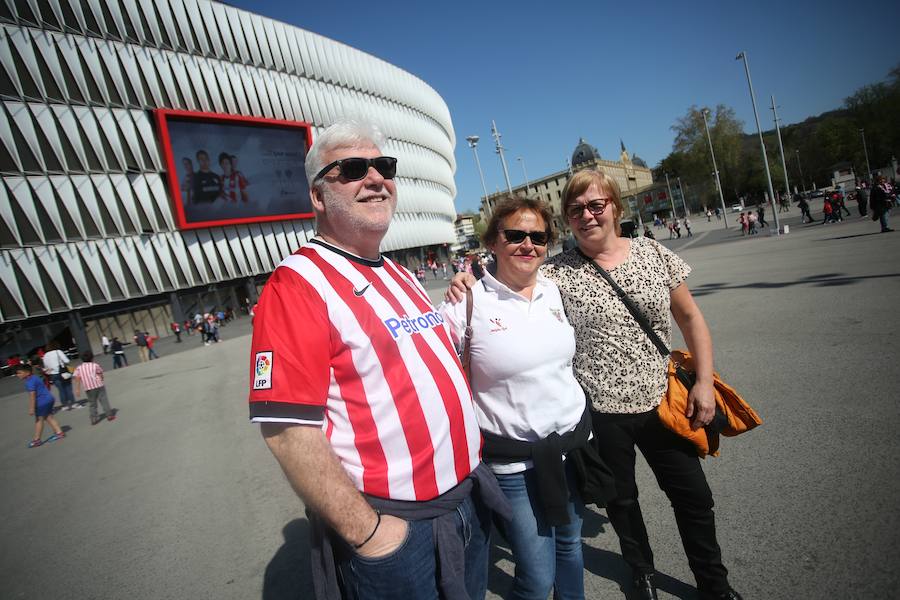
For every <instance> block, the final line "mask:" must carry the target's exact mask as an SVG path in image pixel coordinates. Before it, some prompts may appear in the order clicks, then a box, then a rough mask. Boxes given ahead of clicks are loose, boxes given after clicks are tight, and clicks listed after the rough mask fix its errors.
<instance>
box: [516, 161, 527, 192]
mask: <svg viewBox="0 0 900 600" xmlns="http://www.w3.org/2000/svg"><path fill="white" fill-rule="evenodd" d="M516 160H517V161H519V162H520V163H522V175H523V176H524V177H525V195H526V196H527V195H528V171H526V170H525V159H524V158H522V157H521V156H517V157H516Z"/></svg>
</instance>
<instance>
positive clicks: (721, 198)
mask: <svg viewBox="0 0 900 600" xmlns="http://www.w3.org/2000/svg"><path fill="white" fill-rule="evenodd" d="M707 113H709V109H706V108H704V109H703V110H701V111H700V114H701V115H703V127H704V128H705V129H706V141H708V142H709V155H710V156H712V163H713V171H715V173H716V189H717V190H719V202H720V203H721V204H722V220H724V221H725V229H728V217H727V216H725V215H726V214H727V212H726V211H725V196H724V194H722V182H721V181H719V167H717V166H716V153H715V151H714V150H713V145H712V136H710V135H709V123H707V122H706V115H707Z"/></svg>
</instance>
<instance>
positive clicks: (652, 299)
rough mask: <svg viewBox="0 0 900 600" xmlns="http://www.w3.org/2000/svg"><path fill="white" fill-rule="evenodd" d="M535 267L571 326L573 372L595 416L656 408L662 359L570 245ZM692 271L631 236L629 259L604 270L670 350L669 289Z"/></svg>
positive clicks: (664, 362)
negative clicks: (559, 297) (554, 291)
mask: <svg viewBox="0 0 900 600" xmlns="http://www.w3.org/2000/svg"><path fill="white" fill-rule="evenodd" d="M541 272H542V273H543V274H544V275H545V276H546V277H548V278H550V279H552V280H553V281H554V282H555V283H556V285H557V286H559V291H560V294H561V295H562V300H563V306H564V307H565V309H566V315H567V316H568V318H569V322H570V323H571V324H572V326H573V327H574V328H575V340H576V344H577V348H576V351H575V360H574V368H575V376H576V377H577V379H578V382H579V383H580V384H581V385H582V387H583V388H584V389H585V391H586V392H587V394H588V396H589V397H590V398H591V402H592V403H593V406H594V410H596V411H598V412H601V413H616V414H621V413H629V414H636V413H642V412H647V411H650V410H653V409H654V408H656V407H657V406H659V404H660V402H661V401H662V397H663V394H664V393H665V391H666V385H667V382H666V366H667V364H668V359H667V358H663V357H662V356H661V355H660V353H659V351H658V350H657V349H656V347H655V346H654V345H653V342H651V341H650V338H648V337H647V334H646V333H644V330H643V329H641V326H640V325H638V323H637V321H635V320H634V317H632V316H631V313H630V312H628V309H627V308H626V307H625V305H624V304H623V303H622V301H621V300H619V298H618V297H617V296H616V294H615V292H614V291H613V289H612V288H611V287H610V286H609V284H608V283H606V282H605V281H604V280H603V279H602V278H601V277H600V274H599V273H597V272H596V271H595V270H594V268H593V267H592V266H591V265H590V264H589V263H588V261H587V260H586V259H585V258H584V257H583V256H582V255H581V254H579V253H578V250H577V249H573V250H569V251H568V252H564V253H562V254H559V255H557V256H554V257H553V258H551V259H549V260H548V261H547V263H546V264H544V266H542V267H541ZM690 272H691V268H690V267H689V266H688V264H687V263H685V262H684V261H683V260H681V259H680V258H679V257H678V256H676V255H675V253H674V252H672V251H671V250H669V249H668V248H666V247H665V246H662V245H661V244H659V243H658V242H656V241H655V240H650V239H647V238H635V239H632V240H631V246H630V248H629V250H628V258H626V259H625V262H623V263H622V264H621V265H619V266H618V267H616V268H614V269H609V274H610V276H612V278H613V279H614V280H615V282H616V283H618V284H619V286H620V287H621V288H622V289H623V290H625V292H626V293H627V294H628V295H629V296H631V299H632V300H634V303H635V304H636V305H637V307H638V308H639V309H640V310H641V312H642V313H644V315H645V316H646V317H647V319H648V320H649V321H650V324H651V326H652V327H653V330H654V331H655V332H656V333H657V334H658V335H659V337H660V338H661V339H662V340H663V341H664V342H665V343H666V344H667V345H669V346H670V347H671V337H672V324H671V320H670V293H671V291H672V290H674V289H675V288H676V287H678V286H679V285H681V283H682V282H683V281H684V280H685V279H686V278H687V276H688V274H689V273H690Z"/></svg>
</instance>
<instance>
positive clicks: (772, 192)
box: [734, 51, 781, 234]
mask: <svg viewBox="0 0 900 600" xmlns="http://www.w3.org/2000/svg"><path fill="white" fill-rule="evenodd" d="M734 59H735V60H741V59H743V60H744V71H746V72H747V85H748V86H749V87H750V102H751V103H752V104H753V117H754V118H755V119H756V132H757V133H758V134H759V146H760V148H761V149H762V157H763V166H764V167H765V168H766V181H767V182H768V184H769V198H770V199H771V200H772V202H773V205H772V206H773V207H774V202H775V190H774V189H773V188H772V174H771V173H770V172H769V157H768V156H767V155H766V144H765V142H764V141H763V135H762V127H761V126H760V124H759V112H757V110H756V96H755V95H754V94H753V81H752V80H751V79H750V63H749V62H748V61H747V53H746V52H745V51H741V52H740V54H738V55H737V56H736V57H735V58H734ZM772 216H773V217H775V231H776V234H778V233H780V232H781V224H780V223H779V222H778V221H779V220H778V211H776V210H773V211H772Z"/></svg>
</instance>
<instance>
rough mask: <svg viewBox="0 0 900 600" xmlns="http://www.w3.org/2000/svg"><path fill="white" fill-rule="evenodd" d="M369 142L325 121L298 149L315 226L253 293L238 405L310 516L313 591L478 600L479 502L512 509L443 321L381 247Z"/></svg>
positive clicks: (352, 126)
mask: <svg viewBox="0 0 900 600" xmlns="http://www.w3.org/2000/svg"><path fill="white" fill-rule="evenodd" d="M383 140H384V138H383V135H382V134H381V133H380V132H379V131H378V129H377V128H375V127H374V126H372V125H369V124H363V123H360V122H353V121H350V122H339V123H337V124H334V125H332V126H331V127H329V128H328V129H327V130H325V131H324V132H323V133H322V134H321V135H319V136H318V137H317V139H316V142H315V144H314V145H313V147H312V148H311V149H310V151H309V154H308V155H307V158H306V175H307V180H308V181H309V188H310V198H311V202H312V207H313V211H314V212H315V216H316V229H317V235H316V237H315V238H313V239H312V240H310V242H309V243H307V244H306V245H305V246H303V247H302V248H300V249H299V250H298V251H297V252H296V253H294V254H293V255H291V256H289V257H287V258H286V259H285V260H284V261H283V262H282V263H281V265H279V266H278V268H276V269H275V271H274V272H273V273H272V276H271V277H270V278H269V280H268V282H267V283H266V286H265V288H264V290H263V292H262V295H261V297H260V299H259V306H258V307H257V309H256V311H255V313H256V314H255V318H254V329H253V341H252V349H251V364H250V382H251V390H250V417H251V420H252V421H253V422H256V423H260V424H261V429H262V435H263V437H264V439H265V441H266V444H267V445H268V447H269V449H270V450H271V451H272V453H273V454H274V455H275V458H276V459H277V460H278V462H279V464H280V465H281V468H282V470H283V471H284V473H285V475H286V476H287V478H288V480H289V481H290V483H291V485H292V486H293V488H294V490H296V491H297V493H298V495H300V496H301V497H302V499H303V501H304V504H305V505H306V506H307V508H308V510H309V511H310V513H311V514H312V515H313V516H312V518H311V523H312V525H313V529H314V532H315V533H314V535H313V540H314V542H313V543H314V547H313V552H311V555H312V556H315V557H317V560H316V561H315V562H314V564H313V579H314V582H315V583H316V587H317V589H322V590H326V593H325V595H326V596H328V593H331V594H333V595H334V596H335V597H337V596H339V595H340V589H341V588H343V589H345V590H346V589H349V590H363V591H364V592H365V596H366V598H372V599H382V598H384V599H387V598H423V597H428V598H437V597H439V596H440V597H443V598H449V599H454V598H483V597H484V595H485V590H486V585H487V567H488V558H489V553H488V550H489V544H488V534H489V532H490V527H491V514H490V513H491V509H492V508H496V509H497V510H498V511H499V512H501V514H503V515H504V516H509V511H510V507H509V504H508V503H507V502H506V500H505V498H504V497H503V494H502V492H501V491H500V489H499V487H498V485H497V481H496V479H494V477H493V475H492V474H491V473H490V471H489V470H488V469H487V467H485V466H484V465H483V464H482V463H481V457H480V446H481V437H480V434H479V431H478V424H477V421H476V418H475V411H474V407H473V404H472V396H471V392H470V391H469V387H468V385H467V384H466V380H465V375H464V374H463V372H462V367H461V365H460V363H459V360H458V359H457V357H456V354H455V350H454V348H453V343H452V341H451V340H450V336H449V332H448V331H447V327H446V325H445V324H444V321H443V318H442V317H441V316H440V313H438V312H437V311H436V310H435V309H434V306H433V305H432V304H431V301H430V300H429V298H428V295H427V293H426V292H425V290H424V289H423V288H422V286H421V285H420V284H419V283H418V282H417V281H416V279H415V278H414V277H413V276H412V274H411V273H409V271H407V270H406V269H403V268H402V267H400V266H399V265H397V264H396V263H394V262H393V261H392V260H390V259H389V258H387V257H385V256H383V255H382V254H381V253H380V251H379V248H380V245H381V242H382V240H383V239H384V236H385V234H386V233H387V230H388V226H389V225H390V222H391V219H392V217H393V214H394V211H395V210H396V206H397V187H396V184H395V183H394V176H395V174H396V165H397V160H396V159H395V158H393V157H389V156H384V155H383V154H382V152H381V150H380V146H381V145H382V143H383ZM451 573H452V574H453V575H452V576H450V575H448V574H451ZM329 575H330V576H329ZM338 577H340V579H341V580H342V582H343V585H340V584H339V582H338ZM348 595H352V592H348ZM328 597H332V596H328Z"/></svg>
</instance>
